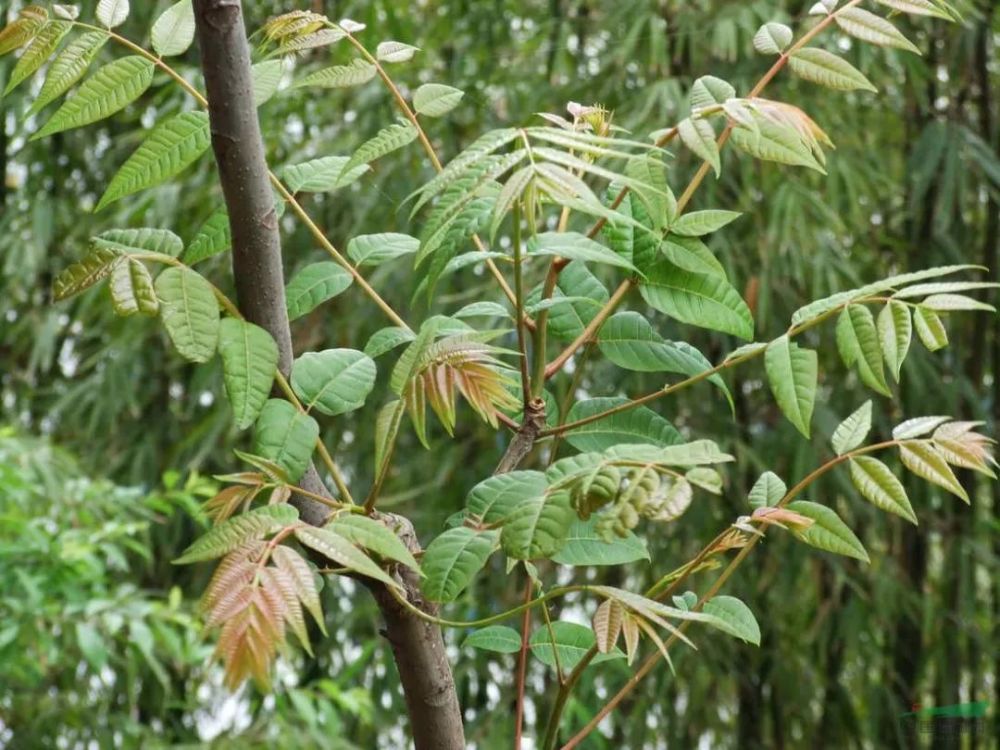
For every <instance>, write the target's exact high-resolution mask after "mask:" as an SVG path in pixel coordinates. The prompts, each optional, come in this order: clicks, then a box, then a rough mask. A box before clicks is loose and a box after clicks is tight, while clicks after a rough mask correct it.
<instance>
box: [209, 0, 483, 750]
mask: <svg viewBox="0 0 1000 750" xmlns="http://www.w3.org/2000/svg"><path fill="white" fill-rule="evenodd" d="M194 6H195V22H196V24H197V35H198V44H199V46H200V48H201V55H202V70H203V72H204V75H205V89H206V93H207V95H208V113H209V119H210V122H211V128H212V148H213V151H214V152H215V160H216V163H217V164H218V167H219V179H220V181H221V183H222V190H223V194H224V196H225V201H226V209H227V210H228V212H229V223H230V228H231V230H232V236H233V277H234V279H235V282H236V294H237V301H238V303H239V308H240V311H241V312H242V313H243V315H244V316H245V317H246V319H247V320H249V321H250V322H252V323H255V324H257V325H259V326H261V327H262V328H264V329H266V330H267V331H268V332H269V333H270V334H271V335H272V336H273V337H274V340H275V341H276V342H277V344H278V351H279V352H280V360H279V367H280V369H281V371H282V372H284V373H286V374H287V373H288V371H289V370H290V368H291V363H292V357H293V352H292V338H291V330H290V328H289V323H288V313H287V311H286V308H285V281H284V272H283V269H282V263H281V238H280V235H279V233H278V220H277V214H276V212H275V206H274V195H273V192H272V189H271V183H270V176H269V173H268V167H267V160H266V158H265V153H264V142H263V138H262V137H261V132H260V123H259V121H258V119H257V110H256V107H255V105H254V100H253V94H252V77H251V71H250V49H249V45H248V43H247V35H246V29H245V27H244V23H243V9H242V6H241V3H240V0H195V3H194ZM302 486H303V488H305V489H309V490H311V491H312V492H317V493H326V488H325V487H324V485H323V483H322V481H321V480H320V478H319V475H318V474H317V472H316V470H315V468H313V467H310V469H309V471H308V472H307V473H306V476H305V477H304V478H303V481H302ZM295 504H296V507H298V509H299V513H300V516H301V518H302V519H303V520H305V521H306V522H307V523H312V524H314V525H318V524H321V523H322V522H323V521H324V519H325V517H326V508H325V507H324V506H323V505H322V504H320V503H318V502H316V501H313V500H309V499H308V498H305V497H301V496H299V497H297V498H295ZM400 520H402V519H400ZM404 528H406V531H405V532H404V533H403V534H402V536H403V538H404V541H406V542H407V543H408V544H409V545H410V547H411V548H416V546H417V545H416V538H415V535H414V534H413V531H412V527H410V526H409V524H408V523H407V524H405V525H404ZM401 577H402V579H403V583H404V585H405V586H406V590H407V594H408V596H409V597H410V599H411V601H413V602H414V603H415V604H416V605H417V606H421V607H426V606H427V605H426V604H425V602H424V601H423V600H422V599H421V598H420V596H419V591H420V589H419V586H418V585H417V581H416V580H415V577H413V579H412V580H411V579H409V578H407V577H406V575H405V574H401ZM367 585H368V587H369V589H371V591H372V593H373V595H374V597H375V601H376V602H377V603H378V606H379V609H380V610H381V612H382V615H383V617H384V619H385V636H386V638H387V639H388V640H389V642H390V644H391V645H392V650H393V655H394V657H395V660H396V666H397V668H398V670H399V675H400V681H401V683H402V686H403V693H404V696H405V698H406V704H407V708H408V709H409V715H410V727H411V731H412V735H413V741H414V744H415V746H416V748H417V750H462V748H464V747H465V737H464V730H463V726H462V714H461V710H460V708H459V705H458V696H457V694H456V692H455V682H454V678H453V676H452V673H451V665H450V664H449V663H448V659H447V656H446V654H445V649H444V641H443V639H442V636H441V630H440V629H439V628H438V627H436V626H435V625H433V624H432V623H429V622H427V621H425V620H423V619H420V618H417V617H415V616H414V615H412V614H411V613H410V612H409V611H408V610H407V609H406V608H405V607H403V606H402V605H400V604H399V602H397V601H396V599H395V598H394V597H393V596H392V595H391V594H390V593H389V592H388V591H387V590H386V589H385V587H384V586H382V585H380V584H377V583H374V582H367Z"/></svg>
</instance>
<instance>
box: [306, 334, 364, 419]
mask: <svg viewBox="0 0 1000 750" xmlns="http://www.w3.org/2000/svg"><path fill="white" fill-rule="evenodd" d="M375 375H376V370H375V362H374V361H373V360H372V359H371V357H369V356H367V355H365V354H362V353H361V352H359V351H355V350H354V349H326V350H325V351H321V352H309V353H307V354H303V355H302V356H301V357H299V358H298V359H296V360H295V363H294V364H293V365H292V378H291V382H292V389H293V390H294V391H295V394H296V395H297V396H298V397H299V398H300V399H302V403H303V405H304V406H305V407H306V408H307V409H316V411H318V412H321V413H323V414H328V415H330V416H335V415H337V414H344V413H346V412H349V411H354V410H355V409H358V408H360V407H361V405H362V404H364V402H365V398H367V396H368V394H369V393H370V392H371V390H372V388H373V387H374V386H375Z"/></svg>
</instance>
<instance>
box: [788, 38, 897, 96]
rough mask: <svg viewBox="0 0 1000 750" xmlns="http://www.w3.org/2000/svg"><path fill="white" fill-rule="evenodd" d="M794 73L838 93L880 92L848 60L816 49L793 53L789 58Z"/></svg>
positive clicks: (789, 64) (810, 48)
mask: <svg viewBox="0 0 1000 750" xmlns="http://www.w3.org/2000/svg"><path fill="white" fill-rule="evenodd" d="M788 66H789V67H790V68H791V69H792V72H793V73H795V75H797V76H799V77H800V78H804V79H806V80H807V81H811V82H813V83H818V84H820V85H821V86H826V87H827V88H831V89H836V90H838V91H853V90H855V89H861V90H862V91H876V92H877V91H878V89H877V88H875V86H874V85H872V82H871V81H869V80H868V79H867V78H865V76H864V73H862V72H861V71H860V70H858V69H857V68H855V67H854V66H853V65H851V64H850V63H849V62H847V60H844V59H843V58H842V57H838V56H837V55H835V54H833V53H832V52H827V51H826V50H825V49H818V48H816V47H806V48H804V49H800V50H798V51H796V52H793V53H792V55H791V57H789V58H788Z"/></svg>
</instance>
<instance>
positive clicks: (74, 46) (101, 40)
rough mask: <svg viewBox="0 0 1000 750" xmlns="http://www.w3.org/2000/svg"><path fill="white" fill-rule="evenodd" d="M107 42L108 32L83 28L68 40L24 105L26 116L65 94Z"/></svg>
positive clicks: (40, 109) (81, 76) (39, 110)
mask: <svg viewBox="0 0 1000 750" xmlns="http://www.w3.org/2000/svg"><path fill="white" fill-rule="evenodd" d="M107 41H108V35H107V34H106V33H105V32H103V31H86V32H84V33H83V34H81V35H80V36H78V37H77V38H76V39H73V40H72V41H70V43H69V44H67V45H66V46H65V47H64V48H63V50H62V51H61V52H60V53H59V54H58V55H56V57H55V59H54V60H53V61H52V64H51V65H49V71H48V73H47V74H46V75H45V83H44V84H42V90H41V91H39V92H38V96H37V97H35V101H33V102H32V103H31V106H30V107H29V108H28V115H29V116H30V115H34V114H37V113H38V112H41V111H42V109H43V108H44V107H45V106H46V105H48V104H51V103H52V102H54V101H55V100H56V99H58V98H59V97H60V96H62V95H63V94H65V93H66V92H67V91H69V90H70V87H72V86H73V84H75V83H76V82H77V81H79V80H80V79H81V78H83V75H84V74H85V73H86V72H87V68H89V67H90V63H92V62H93V61H94V58H95V57H97V53H98V52H100V51H101V48H102V47H103V46H104V44H105V42H107Z"/></svg>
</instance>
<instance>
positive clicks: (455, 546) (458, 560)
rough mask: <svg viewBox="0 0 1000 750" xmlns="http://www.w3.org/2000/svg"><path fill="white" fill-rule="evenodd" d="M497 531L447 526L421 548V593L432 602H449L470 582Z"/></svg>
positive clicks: (494, 542) (493, 541)
mask: <svg viewBox="0 0 1000 750" xmlns="http://www.w3.org/2000/svg"><path fill="white" fill-rule="evenodd" d="M498 535H499V534H498V532H497V531H476V530H475V529H470V528H469V527H468V526H456V527H455V528H453V529H448V530H447V531H445V532H444V533H443V534H441V535H440V536H438V537H437V538H436V539H435V540H434V541H433V542H431V543H430V544H429V545H428V546H427V549H426V550H424V557H423V561H422V564H421V568H422V569H423V571H424V576H425V578H424V580H423V583H422V584H421V587H422V588H423V591H424V594H425V595H426V596H427V598H428V599H430V600H431V601H434V602H453V601H455V599H457V598H458V595H459V594H461V593H462V592H463V591H464V590H465V589H466V587H467V586H468V585H469V584H470V583H471V582H472V579H473V577H475V575H476V573H478V572H479V571H480V570H481V569H482V567H483V566H484V565H485V564H486V561H487V560H488V559H489V557H490V555H492V554H493V550H494V549H496V544H497V536H498Z"/></svg>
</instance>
